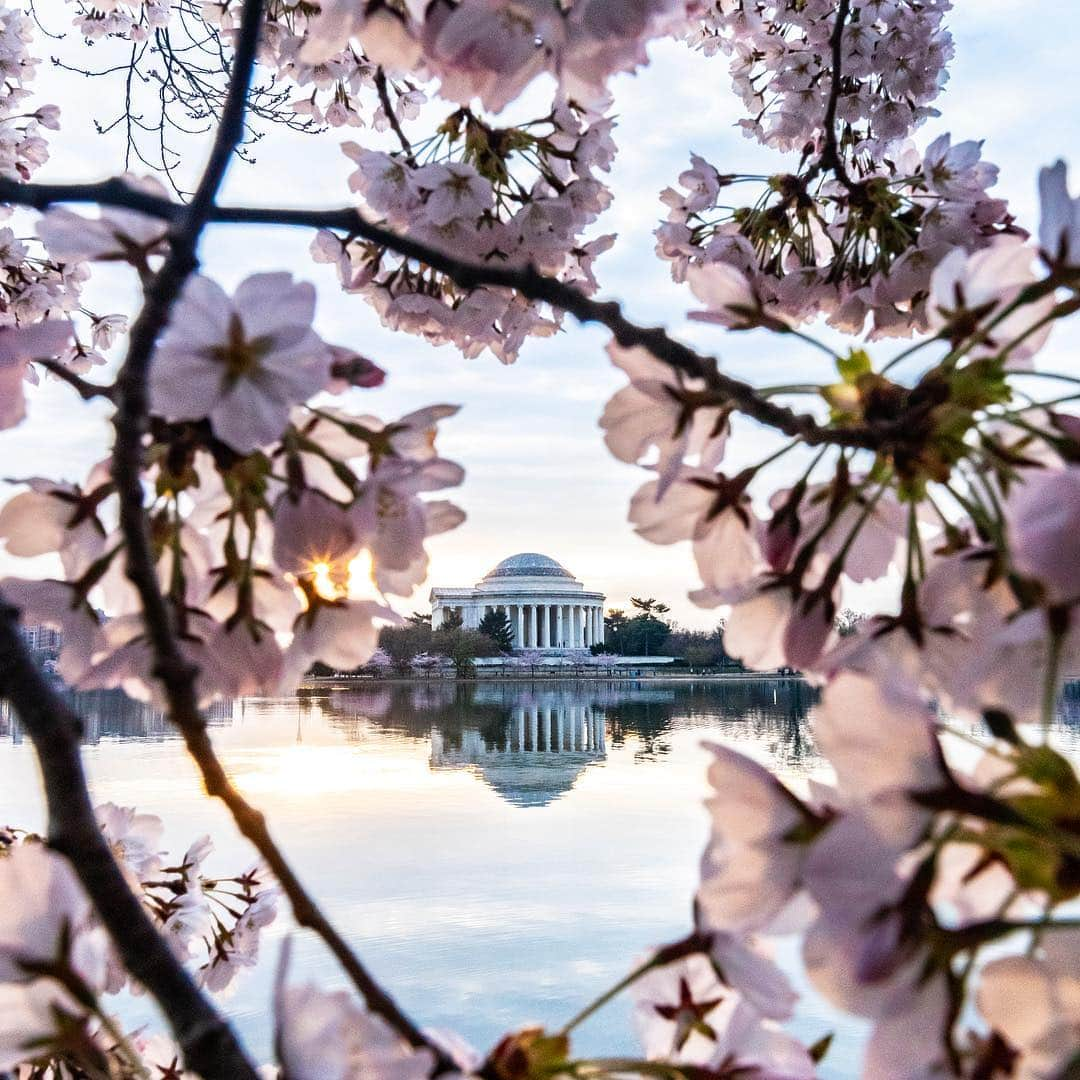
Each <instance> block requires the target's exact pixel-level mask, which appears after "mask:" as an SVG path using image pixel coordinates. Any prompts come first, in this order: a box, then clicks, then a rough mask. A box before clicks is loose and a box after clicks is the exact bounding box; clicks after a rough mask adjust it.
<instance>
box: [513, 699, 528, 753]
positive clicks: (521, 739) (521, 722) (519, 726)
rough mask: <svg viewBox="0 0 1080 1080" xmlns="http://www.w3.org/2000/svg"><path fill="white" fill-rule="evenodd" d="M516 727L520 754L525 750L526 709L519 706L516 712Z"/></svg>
mask: <svg viewBox="0 0 1080 1080" xmlns="http://www.w3.org/2000/svg"><path fill="white" fill-rule="evenodd" d="M514 721H515V723H514V727H515V728H516V734H517V748H518V753H519V754H520V753H521V751H522V750H524V749H525V709H524V707H523V706H518V708H516V709H515V710H514Z"/></svg>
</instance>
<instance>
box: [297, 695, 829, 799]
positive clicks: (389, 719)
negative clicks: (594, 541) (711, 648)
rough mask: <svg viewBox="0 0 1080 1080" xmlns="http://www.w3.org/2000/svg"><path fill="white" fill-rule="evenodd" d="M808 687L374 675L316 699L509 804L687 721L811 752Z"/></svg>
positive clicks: (341, 722) (661, 737)
mask: <svg viewBox="0 0 1080 1080" xmlns="http://www.w3.org/2000/svg"><path fill="white" fill-rule="evenodd" d="M814 700H815V694H814V691H813V690H812V689H811V688H809V687H808V686H807V685H806V684H805V683H804V682H802V681H801V680H797V679H778V680H768V681H759V680H746V681H740V682H738V683H735V682H732V683H730V684H719V683H716V682H708V683H693V682H687V683H678V684H676V683H667V684H657V683H644V684H637V685H635V684H627V683H626V682H611V683H603V682H578V683H565V684H522V683H519V682H500V683H494V682H493V683H479V684H461V683H450V682H439V683H436V682H431V683H400V684H392V683H386V684H378V685H372V686H365V687H359V688H357V689H355V690H348V691H340V692H336V693H333V694H331V695H328V696H327V697H326V698H320V699H319V708H320V711H321V714H322V715H324V716H325V717H326V719H328V720H329V722H330V723H331V724H333V725H335V726H336V727H338V728H340V729H342V730H344V731H345V732H346V733H349V732H352V733H353V737H355V738H357V739H359V738H360V737H362V732H363V731H365V730H367V729H368V725H374V726H375V727H376V728H377V729H379V730H383V731H387V732H391V733H393V734H396V735H398V736H405V737H408V738H413V739H417V740H421V741H428V742H429V743H430V748H431V755H430V764H431V767H432V769H435V770H440V769H464V770H467V771H469V772H471V773H473V774H474V775H476V776H477V777H478V779H480V780H481V781H482V782H484V783H486V784H487V785H488V786H490V787H491V788H492V789H493V790H494V791H495V792H497V793H498V794H499V795H500V796H501V797H502V798H504V799H505V800H506V801H507V802H510V803H512V804H514V805H517V806H545V805H547V804H549V803H551V802H553V801H555V800H556V799H559V798H561V797H562V796H564V795H565V794H567V793H568V792H569V791H570V790H572V788H573V787H574V786H575V785H576V784H577V783H578V782H579V781H580V780H581V778H582V777H583V776H584V775H585V773H586V771H587V770H588V769H590V768H593V767H597V766H600V765H602V764H603V762H604V760H605V758H606V756H607V749H608V744H609V741H610V744H611V746H612V747H620V748H621V747H622V746H623V745H625V744H627V743H632V745H633V753H634V757H635V758H636V759H640V760H649V759H655V758H657V757H659V756H660V755H663V754H665V753H666V752H667V751H668V748H669V746H668V742H667V736H668V735H669V734H670V733H671V732H673V731H675V730H677V729H685V728H693V727H709V728H713V729H715V728H717V727H719V728H721V729H727V730H728V731H730V734H731V735H732V736H738V735H740V734H747V733H753V734H754V736H755V737H757V738H761V739H763V740H765V741H767V742H768V743H769V745H770V746H771V747H772V748H773V749H774V751H775V752H776V753H777V754H778V755H779V756H780V757H782V758H783V759H784V760H785V761H786V762H787V763H788V764H791V765H796V766H797V765H798V764H799V763H800V762H802V761H803V760H804V759H807V758H809V757H810V756H812V754H813V746H812V744H811V742H810V740H809V737H808V735H807V730H806V717H807V714H808V712H809V709H810V708H811V706H812V705H813V702H814Z"/></svg>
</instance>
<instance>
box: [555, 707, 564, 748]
mask: <svg viewBox="0 0 1080 1080" xmlns="http://www.w3.org/2000/svg"><path fill="white" fill-rule="evenodd" d="M563 736H564V732H563V710H562V709H557V710H556V712H555V737H556V738H557V739H558V740H559V742H558V746H557V749H558V750H560V751H561V750H564V749H565V748H566V747H565V744H564V742H563Z"/></svg>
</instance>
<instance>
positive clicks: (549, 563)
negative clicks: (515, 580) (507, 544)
mask: <svg viewBox="0 0 1080 1080" xmlns="http://www.w3.org/2000/svg"><path fill="white" fill-rule="evenodd" d="M508 577H558V578H567V579H568V580H570V581H573V580H574V575H573V574H571V573H570V572H569V571H568V570H567V569H566V568H565V567H563V566H560V565H559V564H558V563H557V562H556V561H555V560H554V559H551V558H548V556H547V555H539V554H537V553H536V552H535V551H523V552H521V554H519V555H511V556H510V558H508V559H503V561H502V562H501V563H499V565H498V566H496V567H495V569H494V570H492V571H491V572H490V573H487V574H485V575H484V580H485V581H490V580H491V579H492V578H508Z"/></svg>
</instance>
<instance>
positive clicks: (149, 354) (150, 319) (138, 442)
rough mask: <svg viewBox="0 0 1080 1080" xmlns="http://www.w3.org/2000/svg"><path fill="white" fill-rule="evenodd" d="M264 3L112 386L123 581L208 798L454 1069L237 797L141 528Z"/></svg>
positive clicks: (305, 919)
mask: <svg viewBox="0 0 1080 1080" xmlns="http://www.w3.org/2000/svg"><path fill="white" fill-rule="evenodd" d="M262 3H263V0H244V6H243V13H242V17H241V25H240V32H239V35H238V38H237V41H236V46H235V53H234V57H233V71H232V75H231V78H230V82H229V88H228V92H227V95H226V101H225V106H224V109H223V110H222V116H221V123H220V126H219V128H218V131H217V134H216V136H215V139H214V143H213V146H212V147H211V151H210V157H209V159H208V161H207V165H206V168H205V170H204V172H203V174H202V177H201V179H200V180H199V184H198V187H197V188H196V190H195V194H194V195H193V197H192V200H191V202H190V203H189V204H188V205H186V206H183V207H174V206H173V204H171V203H168V200H165V201H166V204H167V205H168V206H169V211H168V219H169V220H170V221H171V222H172V228H171V229H170V232H169V245H170V246H169V253H168V255H167V256H166V257H165V260H164V262H163V263H162V265H161V269H160V270H158V272H157V273H156V274H155V275H154V277H153V278H152V280H151V281H150V282H149V284H148V286H147V288H146V297H145V303H144V304H143V308H142V310H141V311H140V313H139V316H138V318H137V319H136V320H135V323H134V324H133V326H132V329H131V335H130V338H129V343H128V351H127V355H126V357H125V359H124V363H123V366H122V367H121V369H120V374H119V376H118V377H117V382H116V403H117V409H116V415H115V417H114V421H113V424H114V428H115V431H116V443H115V447H114V450H113V467H112V475H113V480H114V482H115V484H116V490H117V494H118V497H119V501H120V527H121V530H122V532H123V534H124V538H125V541H126V550H127V566H126V572H127V577H128V579H129V580H130V581H131V583H132V585H134V587H135V589H136V590H137V592H138V594H139V599H140V602H141V605H142V610H143V618H144V621H145V623H146V630H147V636H148V639H149V641H150V645H151V648H152V650H153V655H154V659H155V664H154V672H153V673H154V675H155V676H156V677H157V679H158V680H159V681H160V682H161V684H162V686H163V688H164V690H165V695H166V698H167V700H168V703H169V714H170V718H171V720H172V721H173V722H174V723H175V724H176V725H177V726H178V727H179V729H180V731H181V733H182V734H183V737H184V742H185V744H186V746H187V749H188V751H189V753H190V754H191V756H192V758H193V759H194V760H195V762H196V764H197V765H198V767H199V770H200V772H201V774H202V778H203V782H204V784H205V786H206V790H207V792H208V793H209V794H210V795H211V796H214V797H216V798H219V799H221V800H222V801H223V802H224V803H225V805H226V806H227V807H228V809H229V810H230V812H231V813H232V816H233V818H234V820H235V822H236V824H237V827H238V828H239V830H240V832H241V833H242V834H243V835H244V836H245V837H247V839H248V840H250V841H251V842H252V844H254V846H255V847H256V849H257V850H258V851H259V853H260V855H262V857H263V858H264V859H265V860H266V862H267V864H268V866H269V868H270V870H271V872H272V873H273V874H274V876H275V877H276V878H277V880H278V883H279V884H280V885H281V887H282V889H283V890H284V892H285V894H286V896H288V898H289V902H290V904H291V906H292V911H293V915H294V917H295V919H296V921H297V923H299V925H301V926H304V927H307V928H309V929H311V930H313V931H314V932H315V933H317V934H318V935H319V936H320V937H321V938H322V939H323V940H324V941H325V942H326V944H327V945H328V946H329V948H330V950H331V951H332V952H333V953H334V955H335V956H336V957H337V959H338V961H339V962H340V963H341V965H342V966H343V967H344V968H345V970H346V971H347V972H348V974H349V976H350V977H351V978H352V981H353V983H354V984H355V985H356V987H357V989H358V990H359V991H360V993H361V994H362V995H363V996H364V998H365V1000H366V1001H367V1004H368V1007H369V1008H371V1009H372V1010H373V1011H375V1012H377V1013H379V1014H380V1015H381V1016H383V1018H384V1019H386V1020H387V1022H388V1023H390V1024H391V1025H392V1026H393V1027H394V1028H395V1029H396V1030H397V1031H398V1032H399V1033H400V1034H401V1035H402V1037H403V1038H405V1039H407V1040H408V1041H409V1042H410V1043H411V1044H412V1045H414V1046H416V1047H425V1048H429V1049H431V1051H432V1053H433V1055H434V1056H435V1058H436V1060H437V1064H438V1066H439V1071H446V1070H449V1069H451V1068H454V1065H453V1062H452V1061H451V1060H450V1058H449V1057H448V1056H447V1055H446V1054H444V1053H443V1052H442V1051H441V1050H439V1049H438V1048H436V1047H434V1046H432V1045H431V1044H430V1043H429V1041H428V1040H427V1039H426V1038H425V1037H424V1035H423V1033H422V1032H421V1031H420V1029H419V1028H418V1027H417V1026H416V1025H415V1024H414V1023H413V1022H412V1020H410V1019H409V1017H407V1016H406V1015H405V1013H404V1012H402V1010H401V1009H400V1008H399V1007H398V1006H397V1004H396V1003H395V1002H394V1000H393V999H392V998H391V997H390V996H389V995H388V994H387V993H386V991H385V990H383V989H382V987H381V986H379V984H378V983H377V982H376V981H375V979H374V978H373V977H372V976H371V975H370V974H369V973H368V971H367V970H366V969H365V967H364V966H363V964H361V962H360V960H359V958H358V957H357V956H356V955H355V954H354V953H353V951H352V950H351V949H350V948H349V945H348V943H347V942H346V941H345V939H344V938H343V937H342V936H341V934H340V933H339V932H338V931H337V930H336V929H335V928H334V927H333V926H332V924H331V923H330V922H329V920H328V919H327V918H326V917H325V915H323V913H322V911H321V910H320V908H319V907H318V905H317V904H316V903H315V901H314V899H313V898H312V897H311V895H310V894H309V893H308V892H307V890H306V889H305V888H304V886H303V885H302V883H301V882H300V880H299V878H298V877H297V876H296V874H295V872H294V871H293V870H292V867H291V866H290V865H289V863H288V861H287V860H286V858H285V856H284V854H283V853H282V851H281V849H280V848H279V847H278V846H277V844H276V843H275V841H274V839H273V837H272V836H271V835H270V831H269V829H268V828H267V825H266V819H265V817H264V815H263V814H262V813H261V812H260V811H258V810H256V809H255V808H254V807H253V806H251V805H250V804H249V803H248V802H247V800H245V799H244V797H243V796H242V795H241V794H240V793H239V791H237V789H236V788H235V787H234V786H233V784H232V782H231V781H230V779H229V777H228V775H227V773H226V772H225V769H224V767H223V766H222V764H221V762H220V761H219V760H218V757H217V755H216V753H215V751H214V748H213V744H212V742H211V740H210V737H209V735H208V734H207V731H206V721H205V718H204V717H203V716H202V714H201V712H200V710H199V703H198V698H197V695H196V690H195V680H196V676H197V675H198V669H197V668H196V667H195V666H194V665H193V664H191V663H190V662H188V661H187V660H186V659H185V657H184V655H183V653H182V652H181V649H180V644H179V636H178V629H179V628H178V626H177V625H176V619H175V616H174V612H173V610H172V609H171V607H170V606H169V604H168V602H167V601H166V599H165V597H164V596H163V595H162V593H161V589H160V588H159V586H158V580H157V569H156V560H155V555H154V549H153V545H152V542H151V538H150V534H149V528H148V524H147V521H146V514H145V510H144V505H143V503H144V496H143V487H142V480H143V470H144V466H145V460H144V458H145V453H144V446H143V439H144V435H145V433H146V427H147V417H148V413H149V400H148V378H149V372H150V365H151V362H152V360H153V354H154V346H155V343H156V340H157V337H158V335H159V334H160V333H161V331H162V330H163V329H164V327H165V325H166V323H167V322H168V319H169V313H170V311H171V310H172V307H173V305H174V304H175V303H176V301H177V299H178V298H179V296H180V293H181V290H182V289H183V287H184V283H185V282H186V281H187V279H188V277H189V276H190V275H191V274H192V273H193V272H194V271H195V269H196V266H197V259H196V251H197V247H198V242H199V238H200V236H201V234H202V231H203V228H204V227H205V226H206V224H207V222H208V221H210V220H211V219H212V217H213V212H214V208H215V207H214V204H215V200H216V198H217V193H218V190H219V189H220V187H221V183H222V180H223V179H224V176H225V172H226V170H227V168H228V165H229V161H230V159H231V157H232V154H233V152H234V151H235V150H236V148H237V146H238V145H239V143H240V141H241V139H242V138H243V134H244V112H245V107H246V101H247V94H248V90H249V87H250V84H251V78H252V72H253V69H254V65H255V57H256V48H257V44H258V36H259V29H260V25H261V16H262Z"/></svg>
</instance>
